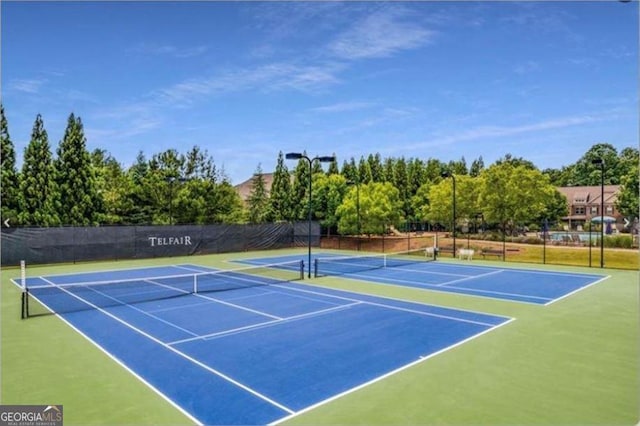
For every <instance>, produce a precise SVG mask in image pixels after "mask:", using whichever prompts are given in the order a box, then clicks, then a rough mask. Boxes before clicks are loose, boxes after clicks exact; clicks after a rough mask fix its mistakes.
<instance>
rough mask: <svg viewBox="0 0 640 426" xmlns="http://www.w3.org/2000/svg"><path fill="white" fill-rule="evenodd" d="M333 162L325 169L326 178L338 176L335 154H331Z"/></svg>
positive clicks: (338, 170)
mask: <svg viewBox="0 0 640 426" xmlns="http://www.w3.org/2000/svg"><path fill="white" fill-rule="evenodd" d="M333 158H334V160H333V161H332V162H331V163H329V168H328V169H327V176H331V175H337V174H340V169H338V157H336V153H335V152H334V153H333Z"/></svg>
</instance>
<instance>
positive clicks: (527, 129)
mask: <svg viewBox="0 0 640 426" xmlns="http://www.w3.org/2000/svg"><path fill="white" fill-rule="evenodd" d="M603 119H604V117H603V116H599V115H588V114H587V115H580V116H575V117H562V118H557V119H550V120H545V121H541V122H538V123H531V124H523V125H520V126H479V127H475V128H473V129H469V130H466V131H463V132H459V133H453V134H451V135H449V136H443V137H436V138H433V139H432V140H429V141H425V142H420V143H416V144H413V145H412V146H410V148H425V147H434V146H446V145H452V144H455V143H458V142H468V141H474V140H480V139H486V138H493V139H495V138H501V137H505V136H514V135H521V134H527V133H535V132H544V131H547V130H554V129H562V128H566V127H573V126H578V125H581V124H587V123H593V122H596V121H602V120H603Z"/></svg>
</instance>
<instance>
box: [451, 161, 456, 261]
mask: <svg viewBox="0 0 640 426" xmlns="http://www.w3.org/2000/svg"><path fill="white" fill-rule="evenodd" d="M451 179H453V258H454V259H455V257H456V177H455V176H454V175H453V173H451Z"/></svg>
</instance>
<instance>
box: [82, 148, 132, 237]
mask: <svg viewBox="0 0 640 426" xmlns="http://www.w3.org/2000/svg"><path fill="white" fill-rule="evenodd" d="M91 162H92V164H93V167H94V169H95V170H96V188H97V190H98V192H99V193H100V194H101V196H102V200H103V205H104V212H103V220H102V221H103V223H106V224H110V225H111V224H129V223H131V219H130V218H131V216H132V214H133V212H134V205H133V192H134V184H133V180H132V178H131V176H130V175H129V174H128V173H126V172H125V171H124V170H123V168H122V166H121V165H120V163H118V161H117V160H116V159H115V158H114V157H112V156H111V155H110V154H108V153H107V152H106V151H104V150H101V149H96V150H94V151H93V152H92V154H91Z"/></svg>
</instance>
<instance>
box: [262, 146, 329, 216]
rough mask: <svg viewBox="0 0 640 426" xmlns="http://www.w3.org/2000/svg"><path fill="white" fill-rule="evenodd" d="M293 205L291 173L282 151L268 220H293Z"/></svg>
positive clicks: (272, 187)
mask: <svg viewBox="0 0 640 426" xmlns="http://www.w3.org/2000/svg"><path fill="white" fill-rule="evenodd" d="M332 165H333V163H332ZM291 207H292V206H291V175H290V174H289V169H287V166H286V165H285V164H284V157H283V155H282V151H280V153H279V154H278V163H277V164H276V170H275V172H274V173H273V183H272V184H271V195H270V197H269V212H268V215H267V220H269V221H279V220H291Z"/></svg>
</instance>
